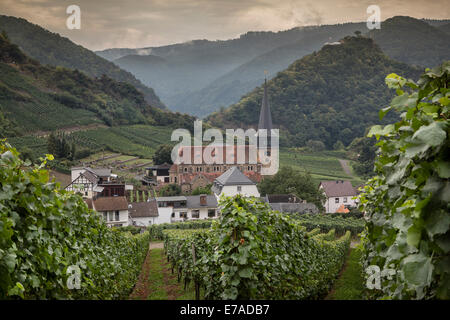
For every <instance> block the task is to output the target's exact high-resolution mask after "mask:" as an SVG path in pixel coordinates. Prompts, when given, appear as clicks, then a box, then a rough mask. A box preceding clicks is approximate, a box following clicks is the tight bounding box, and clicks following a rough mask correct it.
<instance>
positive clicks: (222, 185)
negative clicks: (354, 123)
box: [65, 90, 358, 227]
mask: <svg viewBox="0 0 450 320" xmlns="http://www.w3.org/2000/svg"><path fill="white" fill-rule="evenodd" d="M272 129H273V124H272V117H271V111H270V105H269V99H268V95H267V91H266V90H264V96H263V99H262V104H261V111H260V119H259V124H258V132H264V133H267V132H272ZM269 135H270V134H269ZM269 138H271V137H269ZM259 141H260V140H258V143H257V145H256V146H255V149H258V151H263V152H259V153H258V154H264V155H267V156H271V157H272V161H275V160H274V156H275V155H278V153H277V150H276V148H275V146H272V145H271V144H270V142H269V143H268V144H267V145H263V146H262V145H260V144H259ZM270 141H272V140H270ZM227 147H228V146H226V145H225V146H219V147H216V148H215V149H214V151H213V153H215V155H216V156H217V155H218V154H217V153H219V154H220V157H218V158H220V159H225V158H226V159H227V161H226V163H211V162H210V161H209V162H208V161H205V160H204V159H203V157H201V155H203V153H204V151H205V147H204V146H200V148H198V147H197V146H180V147H179V149H178V155H179V156H183V154H184V155H186V153H188V154H189V159H196V160H197V159H198V158H200V159H201V161H194V163H191V162H189V163H183V162H181V163H175V164H168V163H163V164H160V165H153V166H149V167H145V174H143V175H142V176H140V177H139V180H140V183H141V184H142V185H141V186H137V187H136V186H134V185H132V184H127V183H126V182H125V181H124V179H123V178H122V177H120V176H119V175H117V174H114V173H113V172H112V169H111V168H104V167H98V168H91V167H87V166H86V167H73V168H71V183H70V184H69V185H67V186H65V189H66V190H69V191H73V192H76V193H78V194H80V195H81V196H82V197H83V199H84V200H85V202H86V203H87V205H88V207H89V208H90V209H93V210H95V211H97V212H99V213H100V214H101V215H102V216H103V218H104V220H105V223H106V224H107V225H108V226H110V227H122V226H136V227H148V226H150V225H154V224H162V223H173V222H180V221H189V220H204V219H216V218H218V217H219V216H220V209H219V206H218V203H219V200H220V198H221V197H232V196H235V195H237V194H240V195H242V196H244V197H256V198H260V199H261V200H262V201H263V202H265V203H267V204H269V205H270V207H271V208H272V209H273V210H276V211H279V212H283V213H299V214H304V213H311V214H318V213H320V212H325V213H348V212H349V211H350V209H352V208H355V207H356V206H357V202H356V200H355V199H354V197H355V196H356V195H357V193H358V192H357V189H356V188H354V187H353V186H352V183H351V181H348V180H331V181H321V182H320V184H319V185H318V186H317V188H318V189H319V190H320V191H321V192H323V193H324V195H325V199H326V200H325V203H324V204H323V208H318V207H317V205H316V204H314V203H309V202H307V201H306V200H304V199H301V198H299V197H298V196H297V195H295V194H293V193H290V194H265V195H263V196H261V194H260V192H259V191H258V188H257V184H258V183H259V182H260V181H261V180H262V179H264V175H263V174H262V172H263V170H264V169H265V168H267V167H268V166H269V165H270V163H269V164H267V163H266V162H265V159H263V157H260V156H258V157H257V161H256V163H254V161H251V156H250V152H251V150H252V148H251V146H249V145H245V146H243V148H239V146H233V147H232V148H231V150H232V151H233V152H231V154H230V153H229V151H228V150H230V149H229V148H227ZM238 149H242V150H243V151H244V161H242V160H241V159H239V152H240V150H238ZM260 149H263V150H260ZM230 159H231V161H230ZM276 161H278V159H276ZM173 184H175V185H178V186H179V188H180V189H181V191H182V194H181V195H176V196H158V190H160V189H161V188H163V187H164V186H168V185H173ZM209 187H210V189H211V192H210V193H211V194H197V195H192V194H191V193H192V192H193V191H194V190H205V188H209Z"/></svg>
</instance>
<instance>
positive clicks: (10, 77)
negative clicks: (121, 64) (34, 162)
mask: <svg viewBox="0 0 450 320" xmlns="http://www.w3.org/2000/svg"><path fill="white" fill-rule="evenodd" d="M192 120H193V118H192V117H190V116H186V115H181V114H174V113H168V112H165V111H161V110H160V109H157V108H154V107H152V106H150V105H149V104H148V103H147V102H146V101H145V99H144V96H143V95H142V93H140V92H139V91H138V90H137V89H135V88H134V87H133V86H132V85H130V84H128V83H125V82H117V81H115V80H113V79H111V78H108V77H106V76H102V77H100V78H95V79H93V78H90V77H88V76H86V75H85V74H84V73H82V72H80V71H78V70H70V69H66V68H62V67H52V66H43V65H41V64H40V63H39V62H37V61H36V60H34V59H31V58H29V57H28V56H26V55H25V54H24V53H23V52H22V51H21V50H20V49H19V48H18V46H16V45H15V44H12V43H11V42H10V41H9V40H8V36H7V35H6V34H5V33H3V34H1V35H0V129H1V131H0V136H2V137H3V136H14V135H17V134H19V133H20V134H21V135H22V134H26V133H31V132H36V131H47V130H48V131H50V130H55V129H61V128H67V127H77V126H87V125H98V124H102V125H108V126H112V125H120V124H137V123H144V124H152V125H171V124H172V125H176V126H177V127H187V128H189V127H190V126H192Z"/></svg>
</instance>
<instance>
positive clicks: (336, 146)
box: [333, 140, 345, 150]
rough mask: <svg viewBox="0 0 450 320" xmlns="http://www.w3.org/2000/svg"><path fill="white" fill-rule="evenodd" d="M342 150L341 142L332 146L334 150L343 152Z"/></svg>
mask: <svg viewBox="0 0 450 320" xmlns="http://www.w3.org/2000/svg"><path fill="white" fill-rule="evenodd" d="M344 148H345V146H344V144H343V143H342V141H341V140H338V141H336V143H335V144H334V145H333V149H334V150H344Z"/></svg>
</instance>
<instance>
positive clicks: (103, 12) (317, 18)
mask: <svg viewBox="0 0 450 320" xmlns="http://www.w3.org/2000/svg"><path fill="white" fill-rule="evenodd" d="M72 4H75V5H78V6H79V7H80V8H81V30H69V29H67V27H66V19H67V17H68V14H66V8H67V7H68V6H69V5H72ZM371 4H376V5H379V6H380V9H381V20H385V19H387V18H389V17H392V16H395V15H409V16H412V17H416V18H435V19H449V18H450V0H425V1H424V0H379V1H377V0H0V13H1V14H6V15H12V16H16V17H22V18H25V19H27V20H28V21H30V22H33V23H36V24H39V25H41V26H42V27H44V28H46V29H49V30H50V31H53V32H57V33H59V34H61V35H63V36H66V37H68V38H70V39H71V40H72V41H74V42H76V43H78V44H81V45H82V46H85V47H87V48H89V49H91V50H99V49H105V48H113V47H114V48H125V47H126V48H139V47H149V46H160V45H166V44H172V43H178V42H185V41H189V40H194V39H209V40H216V39H231V38H236V37H238V36H239V35H240V34H242V33H245V32H247V31H261V30H263V31H268V30H271V31H279V30H285V29H289V28H292V27H295V26H304V25H317V24H334V23H339V22H350V21H365V20H366V19H367V16H368V15H367V13H366V9H367V7H368V6H369V5H371Z"/></svg>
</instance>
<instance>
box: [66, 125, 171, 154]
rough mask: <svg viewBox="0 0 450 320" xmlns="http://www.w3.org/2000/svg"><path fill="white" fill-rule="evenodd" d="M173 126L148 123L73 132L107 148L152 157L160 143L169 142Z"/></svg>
mask: <svg viewBox="0 0 450 320" xmlns="http://www.w3.org/2000/svg"><path fill="white" fill-rule="evenodd" d="M172 130H173V129H171V128H167V127H154V126H147V125H133V126H120V127H111V128H99V129H94V130H88V131H83V132H76V133H74V134H73V136H74V138H75V139H80V140H88V141H92V142H95V143H96V144H97V145H101V146H104V147H105V148H106V149H107V150H110V151H113V152H120V153H122V154H126V155H134V156H139V157H142V158H151V157H152V155H153V153H154V152H155V150H156V148H157V147H158V145H160V144H164V143H169V142H170V136H171V134H172Z"/></svg>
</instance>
